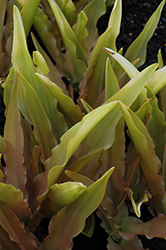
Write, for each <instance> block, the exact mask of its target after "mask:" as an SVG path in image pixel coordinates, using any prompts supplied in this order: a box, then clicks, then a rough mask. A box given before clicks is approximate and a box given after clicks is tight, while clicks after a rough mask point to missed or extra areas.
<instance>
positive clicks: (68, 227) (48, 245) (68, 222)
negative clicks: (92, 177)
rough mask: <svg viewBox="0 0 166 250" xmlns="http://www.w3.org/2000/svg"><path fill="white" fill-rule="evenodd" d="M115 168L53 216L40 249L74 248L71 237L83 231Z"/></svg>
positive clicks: (58, 249) (59, 249)
mask: <svg viewBox="0 0 166 250" xmlns="http://www.w3.org/2000/svg"><path fill="white" fill-rule="evenodd" d="M113 170H114V168H111V169H110V170H109V171H108V172H107V173H106V174H105V175H104V176H102V177H101V178H100V179H99V180H98V181H96V182H95V183H93V184H92V185H90V186H89V187H88V188H86V189H85V191H84V192H83V193H82V194H80V195H79V197H78V198H77V199H76V200H75V201H74V202H72V203H71V204H70V205H68V206H66V207H65V208H63V209H61V210H60V211H59V213H58V214H57V215H55V216H54V217H53V218H52V220H51V221H50V224H49V236H48V237H47V238H46V239H45V240H44V242H43V243H42V244H41V246H40V248H39V249H40V250H44V249H49V250H51V249H54V250H56V249H57V250H61V249H63V250H65V249H71V248H72V245H73V243H72V242H71V239H72V238H73V237H75V236H76V235H78V234H79V233H81V231H82V230H83V229H84V226H85V220H86V218H88V216H89V215H90V214H92V212H93V211H94V210H95V209H96V208H97V207H98V206H99V204H100V202H101V201H102V198H103V196H104V193H105V188H106V184H107V181H108V179H109V177H110V175H111V174H112V172H113ZM64 236H65V237H64ZM62 239H63V240H62Z"/></svg>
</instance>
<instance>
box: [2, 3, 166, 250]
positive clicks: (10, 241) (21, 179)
mask: <svg viewBox="0 0 166 250" xmlns="http://www.w3.org/2000/svg"><path fill="white" fill-rule="evenodd" d="M0 3H1V9H0V12H1V15H0V16H1V19H0V27H1V28H0V34H1V40H0V41H1V43H0V49H1V51H0V74H1V77H2V85H1V86H2V88H3V99H4V103H5V107H6V110H5V116H6V122H5V127H4V135H3V137H2V136H1V137H0V152H1V155H2V156H3V159H4V162H5V167H2V166H1V170H0V246H1V248H2V249H3V250H9V249H12V250H19V249H24V250H26V249H27V250H36V249H40V250H55V249H57V250H65V249H66V250H67V249H72V246H73V242H72V239H73V237H75V236H76V235H78V234H80V233H81V232H83V233H84V234H86V235H87V236H88V237H91V235H92V234H93V230H94V226H95V221H94V216H93V212H94V211H95V210H97V215H98V216H99V218H100V219H101V225H102V227H103V228H104V229H105V231H106V232H107V234H108V244H107V249H111V250H113V249H116V250H117V249H119V250H120V249H127V250H130V249H139V250H141V249H143V247H142V245H141V242H140V240H139V239H138V237H137V235H145V236H146V237H147V238H149V239H151V238H153V237H161V238H166V191H165V190H166V146H165V145H166V122H165V118H166V101H165V99H166V98H165V97H166V87H165V85H166V67H164V65H163V60H162V55H161V51H159V53H158V63H156V64H153V65H150V66H148V67H147V68H145V69H144V70H142V71H140V70H139V67H140V66H141V65H143V64H144V62H145V59H146V46H147V43H148V41H149V39H150V38H151V37H152V35H153V33H154V31H155V29H156V27H157V24H158V22H159V19H160V15H161V11H162V9H163V6H164V4H165V0H163V1H162V2H161V4H160V5H159V7H158V8H157V10H156V11H155V12H154V14H153V15H152V16H151V17H150V19H149V20H148V22H147V24H146V26H145V27H144V29H143V31H142V32H141V34H140V35H139V36H138V37H137V38H136V40H135V41H134V42H133V43H132V44H131V45H130V46H129V48H128V49H127V51H126V53H125V54H124V53H123V49H121V50H120V51H118V52H117V48H116V39H117V37H118V34H119V31H120V25H121V8H122V6H121V5H122V3H121V0H116V1H115V2H114V5H113V7H112V11H111V14H110V18H109V22H108V27H107V29H106V30H105V32H104V33H103V34H102V35H100V36H99V34H98V30H97V22H98V20H99V18H100V17H101V16H102V15H103V14H105V13H106V10H107V8H110V5H112V4H113V1H105V0H92V1H90V0H78V1H75V2H74V3H73V2H72V1H71V0H61V1H60V0H36V1H28V0H10V1H7V0H3V1H0ZM27 13H28V15H27ZM32 25H33V26H34V27H35V29H36V31H37V33H38V35H39V36H40V38H41V40H42V41H43V43H44V45H45V47H46V48H47V51H48V52H49V53H46V52H45V51H44V50H43V48H42V47H41V46H40V44H39V42H38V41H37V39H36V38H35V36H34V35H33V34H32V39H33V42H34V45H35V47H36V51H34V52H33V55H32V57H31V56H30V54H29V51H28V48H27V36H28V34H29V31H30V29H31V26H32ZM64 78H65V79H66V80H67V82H68V84H67V85H66V84H65V83H64V81H63V80H62V79H64ZM74 93H79V97H78V99H77V100H75V98H74ZM143 203H145V204H146V206H147V207H148V209H149V211H150V213H151V214H152V216H153V219H152V220H149V221H146V222H143V221H142V220H141V219H140V217H141V205H142V204H143ZM43 218H47V219H48V220H49V225H48V235H47V237H45V238H43V239H42V240H40V239H39V238H38V237H37V236H36V233H35V232H36V230H37V229H38V227H39V224H40V221H41V220H42V219H43Z"/></svg>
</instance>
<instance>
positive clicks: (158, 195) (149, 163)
mask: <svg viewBox="0 0 166 250" xmlns="http://www.w3.org/2000/svg"><path fill="white" fill-rule="evenodd" d="M119 105H120V108H121V110H122V112H123V116H124V118H125V121H126V124H127V127H128V129H129V133H130V136H131V138H132V141H133V143H134V146H135V148H136V151H137V153H138V154H140V164H141V169H142V172H143V174H144V177H145V180H146V183H147V186H148V189H149V191H150V193H151V194H152V197H153V199H152V203H153V205H154V207H155V208H156V211H161V206H160V204H161V200H162V198H163V194H164V182H163V178H162V176H161V175H159V174H158V171H159V168H160V166H161V163H160V160H159V158H158V157H157V156H156V154H155V152H154V143H153V140H152V139H151V137H150V135H149V133H148V132H147V129H146V127H145V125H144V124H143V122H142V121H141V120H140V119H139V118H138V117H137V115H135V114H134V112H132V111H131V110H130V109H129V108H127V107H126V106H125V105H124V104H122V103H121V102H119Z"/></svg>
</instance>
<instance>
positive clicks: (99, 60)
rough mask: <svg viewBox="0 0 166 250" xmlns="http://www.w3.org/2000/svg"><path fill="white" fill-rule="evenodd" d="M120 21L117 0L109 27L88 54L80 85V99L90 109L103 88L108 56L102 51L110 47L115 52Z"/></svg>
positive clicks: (119, 5)
mask: <svg viewBox="0 0 166 250" xmlns="http://www.w3.org/2000/svg"><path fill="white" fill-rule="evenodd" d="M120 20H121V1H120V0H117V1H116V2H115V6H114V8H113V11H112V13H111V16H110V20H109V26H108V28H107V30H106V31H105V32H104V33H103V34H102V35H101V36H100V37H99V38H98V39H97V41H96V44H95V46H94V48H93V50H92V52H91V54H90V59H89V62H88V67H87V70H86V77H84V79H83V81H82V82H81V84H80V98H82V99H84V100H85V101H86V102H87V103H88V104H89V105H91V106H92V107H93V106H94V104H95V102H96V100H97V98H98V97H99V95H100V94H101V92H102V91H103V89H104V87H105V86H104V85H105V64H106V60H107V57H108V55H107V54H106V53H105V51H104V50H103V47H111V48H112V49H114V50H116V46H115V42H116V38H117V36H118V34H119V30H120ZM92 93H93V94H92ZM80 98H79V99H80Z"/></svg>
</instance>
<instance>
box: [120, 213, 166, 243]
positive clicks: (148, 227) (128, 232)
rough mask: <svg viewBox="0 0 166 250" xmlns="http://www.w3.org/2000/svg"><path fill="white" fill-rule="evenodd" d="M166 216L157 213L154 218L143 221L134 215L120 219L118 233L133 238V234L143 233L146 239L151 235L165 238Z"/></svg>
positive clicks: (150, 237) (151, 236)
mask: <svg viewBox="0 0 166 250" xmlns="http://www.w3.org/2000/svg"><path fill="white" fill-rule="evenodd" d="M165 232H166V216H165V215H164V214H158V215H157V217H156V218H154V219H152V220H150V221H148V222H145V223H143V222H142V221H141V220H138V219H136V218H134V217H130V218H129V217H125V218H123V219H122V220H121V232H120V234H121V235H122V236H123V237H124V238H126V239H130V240H131V239H134V235H142V234H144V235H145V236H146V237H147V238H148V239H152V238H153V237H158V238H164V239H165V238H166V233H165Z"/></svg>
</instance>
